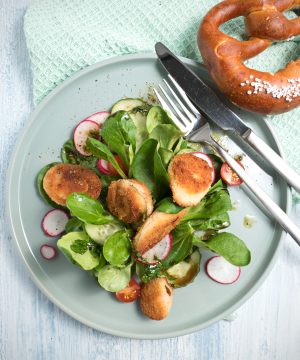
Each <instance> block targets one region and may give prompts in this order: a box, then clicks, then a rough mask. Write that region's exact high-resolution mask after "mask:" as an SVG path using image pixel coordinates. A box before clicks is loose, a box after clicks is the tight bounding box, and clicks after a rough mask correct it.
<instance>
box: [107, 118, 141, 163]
mask: <svg viewBox="0 0 300 360" xmlns="http://www.w3.org/2000/svg"><path fill="white" fill-rule="evenodd" d="M100 134H101V136H102V138H103V140H104V141H105V143H106V144H107V145H108V147H109V148H110V149H111V150H112V151H113V152H115V153H117V154H118V155H119V156H120V158H121V160H122V161H123V163H124V164H125V165H126V167H127V168H129V165H130V161H129V147H130V146H131V147H132V149H133V151H135V148H136V127H135V125H134V122H133V121H132V119H131V118H130V116H129V115H128V113H126V112H125V111H118V112H116V113H114V114H112V115H110V116H109V117H108V118H107V119H106V120H105V122H104V124H103V125H102V127H101V130H100Z"/></svg>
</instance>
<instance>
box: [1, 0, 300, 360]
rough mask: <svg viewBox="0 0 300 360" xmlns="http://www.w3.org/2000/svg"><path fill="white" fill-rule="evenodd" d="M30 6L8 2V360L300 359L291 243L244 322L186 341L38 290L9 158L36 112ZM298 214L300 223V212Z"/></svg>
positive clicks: (4, 132) (4, 39) (299, 302)
mask: <svg viewBox="0 0 300 360" xmlns="http://www.w3.org/2000/svg"><path fill="white" fill-rule="evenodd" d="M28 4H29V1H28V0H11V1H9V0H0V159H1V162H0V176H1V178H0V185H1V193H0V204H1V208H0V211H1V213H0V214H1V219H0V220H1V222H0V239H1V241H0V244H1V249H0V359H1V360H19V359H23V360H27V359H28V360H43V359H46V360H52V359H53V360H60V359H62V360H68V359H98V360H107V359H126V360H127V359H132V360H147V359H149V360H150V359H156V360H161V359H163V360H174V359H187V360H193V359H197V360H198V359H204V360H206V359H207V360H215V359H218V360H219V359H225V360H228V359H230V360H248V359H249V360H252V359H253V360H263V359H266V360H269V359H278V360H279V359H280V360H283V359H286V360H298V359H300V341H299V340H300V339H299V337H300V311H299V306H300V249H299V248H298V247H297V245H296V244H294V243H293V242H292V240H291V239H286V242H285V244H284V246H283V249H282V251H281V254H280V257H279V260H278V262H277V264H276V266H275V267H274V269H273V271H272V273H271V274H270V276H269V277H268V279H267V280H266V281H265V283H264V284H263V286H262V287H261V288H260V290H259V291H257V293H256V294H255V295H254V296H253V297H252V298H251V299H250V300H249V301H248V302H247V303H246V304H245V305H244V306H242V308H240V310H239V311H238V317H237V319H235V320H234V321H232V322H228V321H221V322H219V323H218V324H215V325H213V326H211V327H210V328H207V329H205V330H202V331H200V332H197V333H194V334H192V335H187V336H182V337H179V338H173V339H165V340H153V341H152V340H147V341H146V340H145V341H141V340H130V339H123V338H118V337H113V336H109V335H106V334H103V333H100V332H97V331H95V330H92V329H90V328H88V327H86V326H84V325H82V324H80V323H79V322H77V321H75V320H73V319H72V318H70V317H69V316H67V315H65V314H64V313H63V312H62V311H61V310H59V309H58V308H57V307H56V306H54V305H53V304H52V303H51V302H50V301H48V299H47V298H46V297H45V296H44V295H43V294H42V293H41V292H40V291H39V290H38V289H37V287H36V286H35V285H34V284H33V282H32V281H31V279H30V276H29V274H28V272H27V271H26V269H25V266H24V265H23V263H22V260H21V258H20V257H19V255H18V254H17V252H16V249H15V246H14V245H13V241H12V239H11V237H10V235H9V233H8V228H7V224H6V220H5V217H4V196H5V193H4V192H5V189H4V182H5V175H6V170H7V166H8V163H9V158H10V155H11V152H12V148H13V146H14V144H15V142H16V139H17V135H18V133H19V131H20V129H21V128H22V126H23V125H24V123H25V122H26V120H27V118H28V115H29V113H30V111H31V109H32V98H31V74H30V65H29V61H28V56H27V52H26V46H25V39H24V34H23V30H22V29H23V16H24V12H25V10H26V7H27V6H28ZM299 141H300V139H299ZM292 216H293V218H294V219H295V221H297V222H298V224H299V225H300V206H298V207H296V206H295V207H294V209H293V215H292Z"/></svg>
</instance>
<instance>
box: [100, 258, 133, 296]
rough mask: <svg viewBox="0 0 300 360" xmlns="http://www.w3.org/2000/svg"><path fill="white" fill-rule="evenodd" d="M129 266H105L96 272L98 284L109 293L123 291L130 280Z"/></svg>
mask: <svg viewBox="0 0 300 360" xmlns="http://www.w3.org/2000/svg"><path fill="white" fill-rule="evenodd" d="M131 266H132V265H131V264H129V265H127V266H126V267H125V268H119V267H117V266H112V265H106V266H104V267H103V268H101V269H100V270H99V272H98V283H99V285H100V286H101V287H103V289H105V290H106V291H110V292H117V291H120V290H123V289H124V288H126V286H127V285H128V283H129V281H130V279H131Z"/></svg>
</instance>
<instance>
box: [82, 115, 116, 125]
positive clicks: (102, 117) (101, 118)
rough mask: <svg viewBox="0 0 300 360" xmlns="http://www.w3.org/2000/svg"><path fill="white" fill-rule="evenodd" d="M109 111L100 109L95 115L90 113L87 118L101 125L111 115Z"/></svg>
mask: <svg viewBox="0 0 300 360" xmlns="http://www.w3.org/2000/svg"><path fill="white" fill-rule="evenodd" d="M109 115H110V112H109V111H99V112H96V113H95V114H93V115H90V116H89V117H87V118H86V119H85V120H90V121H94V122H96V123H97V124H98V125H99V126H101V125H103V124H104V121H105V120H106V119H107V118H108V117H109Z"/></svg>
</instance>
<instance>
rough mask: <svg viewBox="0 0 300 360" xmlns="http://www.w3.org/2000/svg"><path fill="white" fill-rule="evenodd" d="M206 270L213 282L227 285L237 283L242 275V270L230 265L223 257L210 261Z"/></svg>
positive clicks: (214, 257) (215, 257) (213, 258)
mask: <svg viewBox="0 0 300 360" xmlns="http://www.w3.org/2000/svg"><path fill="white" fill-rule="evenodd" d="M205 270H206V273H207V275H208V276H209V277H210V278H211V279H212V280H214V281H216V282H217V283H219V284H225V285H227V284H232V283H234V282H236V281H237V280H238V278H239V277H240V275H241V268H240V267H238V266H234V265H232V264H230V262H228V261H227V260H225V259H224V258H223V257H222V256H213V257H212V258H210V259H208V261H207V263H206V266H205Z"/></svg>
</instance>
